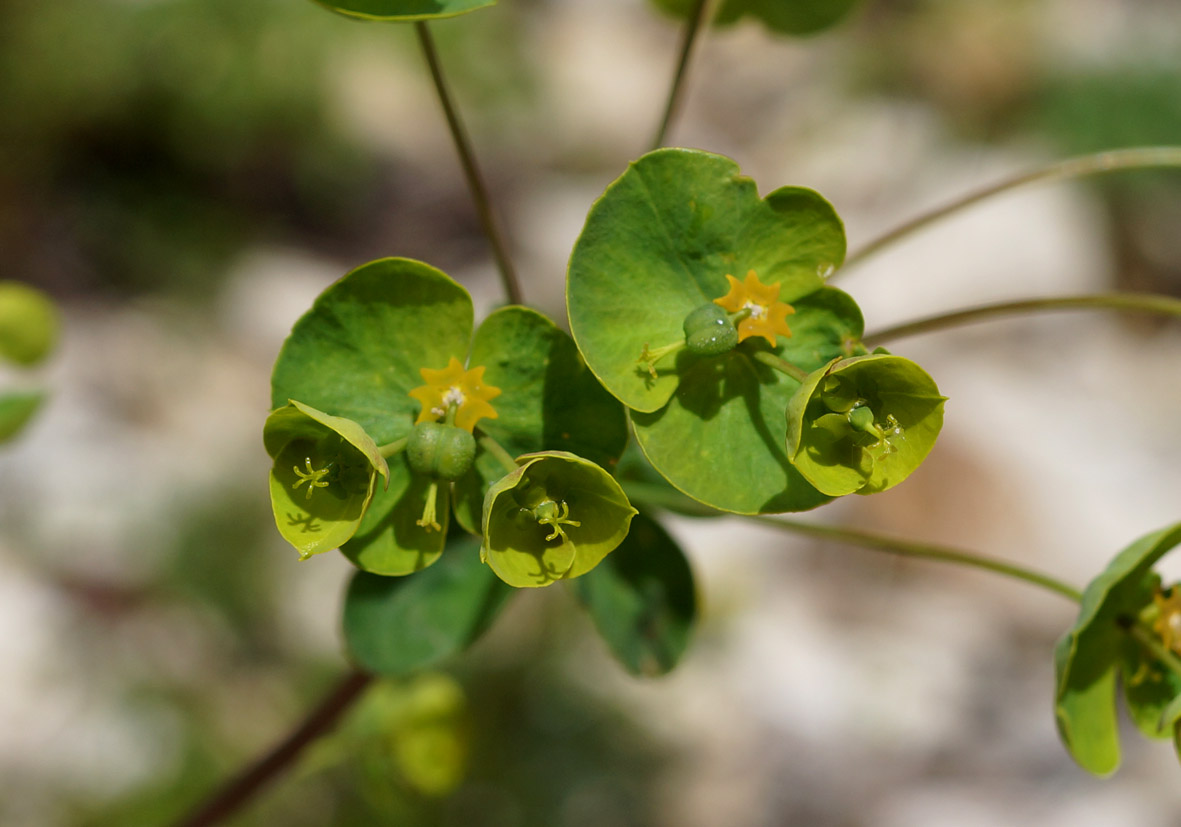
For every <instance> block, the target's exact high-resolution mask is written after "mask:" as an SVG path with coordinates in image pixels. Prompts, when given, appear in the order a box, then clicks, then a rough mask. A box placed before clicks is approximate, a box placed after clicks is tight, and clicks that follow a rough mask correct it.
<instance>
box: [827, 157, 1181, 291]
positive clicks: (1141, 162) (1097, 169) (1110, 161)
mask: <svg viewBox="0 0 1181 827" xmlns="http://www.w3.org/2000/svg"><path fill="white" fill-rule="evenodd" d="M1148 167H1181V147H1177V146H1141V147H1131V148H1128V149H1113V150H1109V151H1107V152H1098V153H1095V154H1094V155H1080V156H1077V157H1075V158H1068V159H1066V160H1065V161H1058V162H1056V163H1053V164H1049V165H1047V166H1044V167H1040V168H1038V169H1035V170H1031V171H1029V172H1025V173H1022V174H1020V175H1015V176H1013V177H1012V178H1008V179H1006V180H1004V181H1001V182H999V183H996V184H992V185H991V186H988V187H984V188H983V189H980V190H976V191H975V192H970V193H968V194H967V195H965V196H963V197H962V198H959V199H956V200H955V201H952V202H950V203H948V204H945V205H944V206H942V207H937V208H936V209H933V210H931V211H929V212H925V213H921V214H920V215H918V216H916V217H915V218H912V219H910V220H909V221H907V222H905V223H903V224H901V225H899V226H897V227H895V228H894V229H892V230H890V231H889V232H886V233H884V234H882V235H880V236H878V237H877V238H875V239H873V240H872V241H870V242H869V243H867V244H864V245H862V246H861V248H860V249H858V250H856V251H855V252H854V253H852V254H851V255H850V256H849V257H848V258H846V259H845V264H844V267H843V268H842V272H843V271H844V270H847V269H848V268H849V267H851V266H853V265H856V264H859V263H860V262H862V261H863V260H864V259H866V258H868V257H869V256H871V255H873V254H874V253H876V252H878V251H879V250H882V249H883V248H885V247H888V246H890V245H891V244H893V243H894V242H896V241H900V240H902V239H903V238H906V237H907V236H909V235H911V234H912V233H915V232H917V231H919V230H921V229H923V228H925V227H927V226H928V225H929V224H933V223H935V222H936V221H938V220H940V219H942V218H946V217H947V216H949V215H953V214H955V213H957V212H959V211H960V210H963V209H965V208H967V207H971V206H973V205H974V204H977V203H979V202H981V201H984V200H986V199H988V198H991V197H992V196H994V195H999V194H1000V193H1003V192H1007V191H1009V190H1012V189H1017V188H1018V187H1022V186H1025V185H1026V184H1033V183H1037V182H1039V181H1064V180H1067V179H1070V178H1081V177H1084V176H1087V175H1097V174H1100V173H1104V172H1115V171H1117V170H1123V169H1139V168H1148Z"/></svg>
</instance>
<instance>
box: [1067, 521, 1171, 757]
mask: <svg viewBox="0 0 1181 827" xmlns="http://www.w3.org/2000/svg"><path fill="white" fill-rule="evenodd" d="M1178 544H1181V523H1178V524H1175V525H1172V526H1168V527H1166V528H1163V529H1161V530H1160V531H1156V532H1153V533H1152V534H1148V535H1146V536H1144V537H1141V538H1140V539H1139V540H1136V541H1135V542H1134V543H1132V544H1131V545H1129V546H1128V547H1127V548H1125V549H1124V550H1123V551H1121V552H1120V553H1119V554H1118V555H1117V556H1116V557H1115V559H1113V560H1112V561H1111V563H1110V564H1108V566H1107V568H1106V569H1104V571H1103V572H1102V573H1101V574H1100V575H1099V576H1098V577H1096V578H1095V579H1094V580H1092V581H1091V582H1090V583H1088V584H1087V588H1086V589H1085V590H1084V591H1083V597H1082V601H1081V603H1080V606H1079V613H1078V618H1077V620H1076V621H1075V623H1074V625H1073V626H1072V627H1071V628H1070V630H1069V631H1068V632H1067V633H1066V634H1065V635H1063V636H1062V637H1061V638H1060V639H1059V640H1058V644H1057V646H1056V647H1055V649H1054V670H1055V675H1056V677H1057V692H1056V695H1055V704H1054V709H1055V717H1056V720H1057V723H1058V732H1059V734H1060V735H1061V737H1062V741H1063V743H1064V744H1065V745H1066V748H1067V750H1068V751H1069V752H1070V754H1071V756H1072V757H1073V758H1074V760H1075V761H1077V762H1078V764H1079V765H1080V766H1081V767H1083V768H1084V769H1086V770H1088V771H1089V772H1092V773H1094V774H1096V775H1107V774H1109V773H1112V772H1114V771H1115V770H1116V769H1117V768H1118V767H1119V761H1120V748H1119V731H1118V716H1117V714H1116V703H1115V697H1116V684H1117V678H1118V677H1119V675H1120V674H1121V672H1122V674H1123V679H1124V688H1125V693H1124V694H1125V699H1126V700H1127V702H1128V707H1129V710H1130V712H1131V713H1132V719H1133V721H1134V722H1135V723H1136V724H1137V727H1138V728H1139V729H1140V731H1141V732H1142V733H1144V734H1145V735H1148V736H1150V737H1168V736H1173V735H1175V731H1174V730H1175V726H1176V721H1177V719H1178V717H1179V716H1181V708H1178V704H1179V702H1178V700H1177V699H1178V698H1179V697H1181V679H1179V678H1178V677H1177V676H1176V675H1174V674H1173V673H1172V671H1171V670H1168V669H1164V668H1162V666H1161V664H1159V663H1157V662H1156V660H1155V658H1151V657H1149V656H1147V655H1146V654H1145V652H1144V651H1143V650H1142V649H1141V647H1140V646H1139V645H1138V644H1136V643H1135V642H1134V641H1133V640H1132V638H1131V636H1130V635H1129V634H1128V632H1127V630H1126V625H1127V624H1128V623H1129V622H1133V621H1134V620H1135V619H1136V617H1137V616H1138V615H1139V614H1140V612H1141V611H1142V610H1143V609H1144V608H1145V607H1146V606H1149V605H1151V603H1152V602H1153V601H1152V597H1153V593H1154V591H1155V589H1156V587H1157V586H1158V585H1159V583H1160V578H1159V576H1158V575H1157V574H1156V573H1155V572H1154V571H1153V570H1152V567H1153V566H1154V565H1156V563H1157V561H1158V560H1160V559H1161V558H1162V557H1163V556H1164V555H1165V554H1166V553H1168V552H1169V551H1170V550H1172V549H1173V548H1174V547H1176V546H1177V545H1178ZM1137 677H1138V678H1140V679H1141V680H1140V681H1139V682H1138V683H1136V684H1134V685H1133V679H1135V678H1137Z"/></svg>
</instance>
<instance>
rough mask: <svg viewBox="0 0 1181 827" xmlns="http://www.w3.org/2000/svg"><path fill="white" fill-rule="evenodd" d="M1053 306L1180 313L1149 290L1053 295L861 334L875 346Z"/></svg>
mask: <svg viewBox="0 0 1181 827" xmlns="http://www.w3.org/2000/svg"><path fill="white" fill-rule="evenodd" d="M1054 310H1117V311H1123V312H1129V313H1159V314H1162V315H1166V316H1176V317H1181V299H1175V298H1173V297H1172V296H1160V295H1156V294H1152V293H1096V294H1093V295H1086V296H1056V297H1049V298H1039V299H1022V300H1020V301H1009V302H998V303H996V304H984V305H980V306H979V307H969V308H966V309H964V310H956V311H954V312H951V313H941V314H939V315H936V316H929V317H927V318H925V319H919V320H917V321H913V322H907V323H906V324H901V325H897V326H895V327H890V328H887V329H885V330H879V331H877V332H875V333H872V334H870V335H868V336H866V337H865V340H864V341H865V346H866V347H870V348H872V347H876V346H877V345H880V344H883V343H885V342H888V341H891V340H894V339H901V338H903V337H905V336H915V335H918V334H919V333H929V332H931V331H935V330H943V329H945V328H949V327H958V326H960V325H964V324H971V323H973V322H982V321H987V320H989V319H995V318H1000V317H1004V316H1016V315H1020V314H1024V313H1041V312H1045V311H1054Z"/></svg>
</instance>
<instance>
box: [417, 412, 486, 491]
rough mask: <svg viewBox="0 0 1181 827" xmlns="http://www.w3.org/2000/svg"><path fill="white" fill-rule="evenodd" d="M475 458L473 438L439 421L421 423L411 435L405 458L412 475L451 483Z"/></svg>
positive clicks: (466, 469) (466, 432) (465, 471)
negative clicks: (415, 474) (412, 471)
mask: <svg viewBox="0 0 1181 827" xmlns="http://www.w3.org/2000/svg"><path fill="white" fill-rule="evenodd" d="M475 458H476V438H475V437H474V436H472V435H471V433H469V432H468V431H465V430H464V429H463V428H457V427H456V426H454V425H446V424H444V423H442V422H420V423H419V424H417V425H415V426H414V430H413V431H411V432H410V441H409V442H408V443H407V444H406V459H407V460H408V461H409V462H410V467H411V468H412V469H414V472H415V473H417V474H421V475H423V476H425V477H430V478H431V479H437V480H447V481H448V482H454V481H455V480H457V479H459V478H460V477H462V476H463V475H464V474H466V473H467V472H468V469H469V468H471V467H472V462H473V461H474V460H475Z"/></svg>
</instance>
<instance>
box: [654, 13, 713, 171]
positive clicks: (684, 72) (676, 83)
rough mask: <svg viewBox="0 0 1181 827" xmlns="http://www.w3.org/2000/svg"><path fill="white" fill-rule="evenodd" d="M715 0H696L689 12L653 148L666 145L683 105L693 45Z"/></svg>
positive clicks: (707, 18)
mask: <svg viewBox="0 0 1181 827" xmlns="http://www.w3.org/2000/svg"><path fill="white" fill-rule="evenodd" d="M712 2H713V0H695V2H694V4H693V9H692V10H691V11H690V12H689V19H688V20H687V21H686V23H685V31H684V36H683V37H682V39H681V53H680V57H678V58H677V69H676V72H675V73H674V74H673V82H672V86H670V87H669V90H668V100H667V102H666V103H665V106H664V116H663V117H662V118H661V120H660V127H659V128H658V129H657V130H656V137H655V138H654V139H653V141H652V149H660V147H662V146H664V139H665V137H666V136H667V135H668V128H669V126H670V125H671V124H672V120H673V118H674V117H675V116H676V114H677V110H678V109H680V106H681V98H682V96H683V94H684V91H685V79H686V77H687V76H688V68H689V58H690V57H691V56H692V54H693V45H694V44H695V43H696V42H697V36H698V34H699V33H700V32H701V27H702V25H704V24H705V23H706V22H707V21H708V20H709V14H708V13H707V12H708V11H709V7H710V6H711V5H712Z"/></svg>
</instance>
